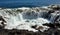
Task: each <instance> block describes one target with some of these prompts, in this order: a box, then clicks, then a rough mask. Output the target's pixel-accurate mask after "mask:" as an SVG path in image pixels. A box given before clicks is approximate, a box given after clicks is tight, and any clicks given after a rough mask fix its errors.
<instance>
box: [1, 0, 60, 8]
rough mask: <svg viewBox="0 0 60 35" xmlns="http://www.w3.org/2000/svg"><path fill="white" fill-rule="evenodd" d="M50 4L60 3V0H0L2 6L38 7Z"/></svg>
mask: <svg viewBox="0 0 60 35" xmlns="http://www.w3.org/2000/svg"><path fill="white" fill-rule="evenodd" d="M50 4H60V0H0V7H6V8H17V7H38V6H48V5H50Z"/></svg>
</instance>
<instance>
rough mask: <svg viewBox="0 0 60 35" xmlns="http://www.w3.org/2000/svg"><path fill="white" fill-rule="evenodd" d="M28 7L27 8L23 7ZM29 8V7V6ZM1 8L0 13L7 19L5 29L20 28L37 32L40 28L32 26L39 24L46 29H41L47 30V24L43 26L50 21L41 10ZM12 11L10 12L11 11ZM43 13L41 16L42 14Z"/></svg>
mask: <svg viewBox="0 0 60 35" xmlns="http://www.w3.org/2000/svg"><path fill="white" fill-rule="evenodd" d="M20 9H21V8H20ZM23 9H26V8H23ZM27 9H28V8H27ZM7 10H8V11H6V9H4V10H0V15H1V16H3V18H4V19H5V20H6V21H7V23H6V26H5V29H19V30H28V31H33V32H36V31H38V30H36V29H34V28H32V27H31V26H34V25H37V26H42V27H43V28H44V29H40V30H41V31H42V32H43V31H44V30H46V29H47V28H49V27H47V26H43V25H42V24H44V23H49V22H50V21H49V20H48V19H45V18H42V17H41V16H42V15H44V14H43V13H44V12H43V13H42V15H41V12H22V13H20V12H18V13H16V12H13V11H12V13H10V12H11V9H7ZM9 11H10V12H9ZM40 15H41V16H40Z"/></svg>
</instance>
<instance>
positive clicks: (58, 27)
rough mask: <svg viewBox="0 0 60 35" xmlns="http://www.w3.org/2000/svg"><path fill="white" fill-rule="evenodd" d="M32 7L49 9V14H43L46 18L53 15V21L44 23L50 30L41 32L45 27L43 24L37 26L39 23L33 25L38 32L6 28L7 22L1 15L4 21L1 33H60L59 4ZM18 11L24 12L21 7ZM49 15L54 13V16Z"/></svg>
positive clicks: (0, 29)
mask: <svg viewBox="0 0 60 35" xmlns="http://www.w3.org/2000/svg"><path fill="white" fill-rule="evenodd" d="M27 9H30V8H27ZM27 9H26V10H25V9H24V11H27ZM32 9H33V10H36V11H38V12H39V10H44V11H48V12H47V15H45V17H44V16H43V17H44V18H52V17H53V18H52V20H51V21H52V22H50V23H44V24H43V26H48V27H49V28H48V30H45V31H44V32H41V31H40V29H44V28H43V27H42V26H38V27H37V25H34V26H32V28H34V29H36V30H38V31H37V32H33V31H28V30H18V29H12V30H9V29H4V27H5V26H6V24H4V23H6V21H5V20H4V19H3V18H2V17H1V16H0V21H1V20H2V22H1V23H0V35H60V6H59V5H50V6H48V7H47V8H32ZM0 10H2V9H0ZM8 11H10V10H8ZM17 11H20V12H22V10H21V9H17ZM11 14H12V13H11ZM48 15H52V17H51V16H50V17H48ZM56 15H57V16H56ZM54 16H55V17H54ZM53 19H54V21H53ZM49 20H50V19H49Z"/></svg>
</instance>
